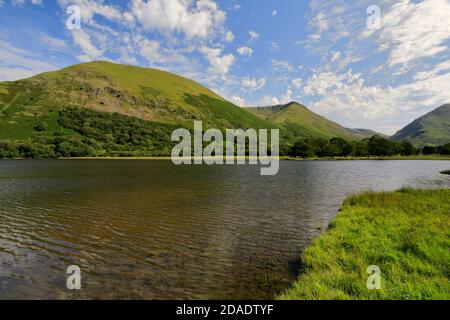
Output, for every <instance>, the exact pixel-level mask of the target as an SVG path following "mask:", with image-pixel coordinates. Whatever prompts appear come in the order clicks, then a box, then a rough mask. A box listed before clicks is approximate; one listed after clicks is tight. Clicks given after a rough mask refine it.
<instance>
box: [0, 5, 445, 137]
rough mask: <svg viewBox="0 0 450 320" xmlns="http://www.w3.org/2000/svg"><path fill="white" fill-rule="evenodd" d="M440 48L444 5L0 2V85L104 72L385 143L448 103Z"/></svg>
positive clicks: (443, 25)
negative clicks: (174, 79)
mask: <svg viewBox="0 0 450 320" xmlns="http://www.w3.org/2000/svg"><path fill="white" fill-rule="evenodd" d="M78 13H79V15H78ZM78 22H79V23H78ZM449 45H450V0H423V1H410V0H359V1H348V0H334V1H326V0H321V1H319V0H309V1H299V0H245V1H244V0H130V1H123V0H122V1H118V0H0V81H5V80H16V79H21V78H25V77H29V76H32V75H35V74H38V73H41V72H45V71H50V70H57V69H60V68H62V67H65V66H69V65H73V64H77V63H82V62H88V61H94V60H108V61H113V62H117V63H124V64H131V65H138V66H142V67H154V68H159V69H164V70H168V71H171V72H174V73H177V74H181V75H183V76H186V77H188V78H191V79H193V80H196V81H198V82H200V83H201V84H203V85H205V86H206V87H208V88H210V89H212V90H213V91H215V92H217V93H218V94H220V95H221V96H223V97H225V98H227V99H229V100H231V101H233V102H234V103H235V104H237V105H239V106H242V107H248V106H266V105H275V104H282V103H287V102H290V101H298V102H300V103H302V104H304V105H306V106H307V107H308V108H310V109H311V110H312V111H314V112H316V113H318V114H321V115H323V116H325V117H327V118H329V119H331V120H334V121H336V122H338V123H340V124H342V125H344V126H346V127H350V128H367V129H373V130H376V131H378V132H382V133H385V134H393V133H395V132H396V131H397V130H399V129H401V128H402V127H403V126H405V125H407V124H408V123H410V122H411V121H412V120H414V119H415V118H417V117H419V116H422V115H423V114H425V113H427V112H429V111H431V110H433V109H435V108H437V107H439V106H441V105H443V104H445V103H450V49H449Z"/></svg>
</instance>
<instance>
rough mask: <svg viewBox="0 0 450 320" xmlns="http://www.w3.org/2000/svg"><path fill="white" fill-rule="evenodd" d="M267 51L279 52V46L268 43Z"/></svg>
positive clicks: (274, 43) (273, 42)
mask: <svg viewBox="0 0 450 320" xmlns="http://www.w3.org/2000/svg"><path fill="white" fill-rule="evenodd" d="M269 49H270V50H272V51H280V46H279V45H278V43H276V42H275V41H272V42H271V43H270V46H269Z"/></svg>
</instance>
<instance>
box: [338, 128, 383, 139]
mask: <svg viewBox="0 0 450 320" xmlns="http://www.w3.org/2000/svg"><path fill="white" fill-rule="evenodd" d="M347 130H349V131H350V132H352V133H353V134H354V135H355V136H356V137H358V138H359V139H361V140H362V139H366V138H371V137H373V136H375V135H378V136H380V137H384V138H389V136H387V135H385V134H382V133H379V132H376V131H373V130H370V129H349V128H347Z"/></svg>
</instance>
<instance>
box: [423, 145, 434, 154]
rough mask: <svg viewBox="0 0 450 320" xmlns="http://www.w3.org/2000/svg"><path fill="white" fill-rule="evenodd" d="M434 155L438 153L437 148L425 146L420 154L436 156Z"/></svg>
mask: <svg viewBox="0 0 450 320" xmlns="http://www.w3.org/2000/svg"><path fill="white" fill-rule="evenodd" d="M436 153H438V152H437V148H436V147H435V146H432V145H428V146H425V147H423V149H422V154H424V155H431V154H436Z"/></svg>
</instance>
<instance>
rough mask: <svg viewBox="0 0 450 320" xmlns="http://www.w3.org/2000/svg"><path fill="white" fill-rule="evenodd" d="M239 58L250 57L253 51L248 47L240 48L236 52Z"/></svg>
mask: <svg viewBox="0 0 450 320" xmlns="http://www.w3.org/2000/svg"><path fill="white" fill-rule="evenodd" d="M236 51H237V52H238V53H239V54H240V55H241V56H247V57H251V56H252V54H253V49H252V48H249V47H240V48H238V49H237V50H236Z"/></svg>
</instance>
